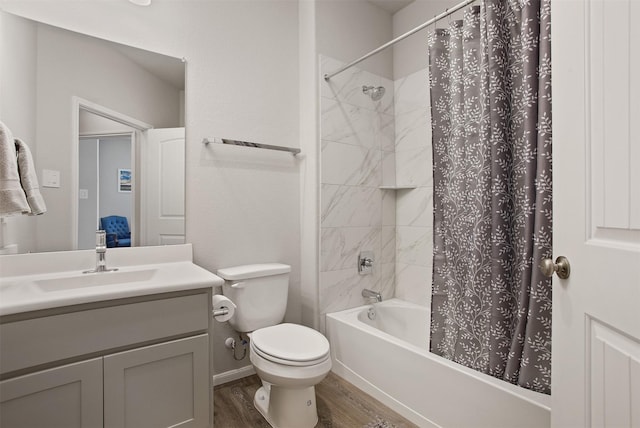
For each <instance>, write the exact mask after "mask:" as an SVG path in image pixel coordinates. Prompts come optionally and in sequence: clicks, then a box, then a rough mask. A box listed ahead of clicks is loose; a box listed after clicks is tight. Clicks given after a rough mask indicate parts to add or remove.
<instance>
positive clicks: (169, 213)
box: [140, 128, 185, 245]
mask: <svg viewBox="0 0 640 428" xmlns="http://www.w3.org/2000/svg"><path fill="white" fill-rule="evenodd" d="M145 134H146V141H145V142H144V143H143V147H144V154H143V155H142V159H143V161H142V162H141V169H142V170H143V171H142V181H141V183H140V184H141V189H142V193H143V200H144V201H145V203H143V204H142V206H141V210H142V211H143V212H142V213H141V222H142V240H143V245H170V244H183V243H184V242H185V231H184V149H185V147H184V141H185V133H184V128H164V129H149V130H148V131H146V132H145Z"/></svg>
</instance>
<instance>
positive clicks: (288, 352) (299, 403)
mask: <svg viewBox="0 0 640 428" xmlns="http://www.w3.org/2000/svg"><path fill="white" fill-rule="evenodd" d="M290 271H291V267H290V266H288V265H283V264H280V263H267V264H259V265H247V266H236V267H232V268H226V269H220V270H218V271H217V274H218V275H219V276H220V277H222V278H223V279H225V283H224V285H223V286H222V293H223V294H224V295H225V296H227V297H228V298H230V299H231V300H232V301H233V302H234V303H235V305H236V307H237V308H236V310H235V314H234V315H233V316H232V317H231V319H229V324H230V325H231V326H232V327H233V328H234V329H235V330H236V331H238V332H240V333H247V334H248V336H249V338H250V350H249V358H250V360H251V363H252V364H253V366H254V368H255V370H256V373H257V374H258V376H259V377H260V379H261V380H262V384H263V386H262V387H261V388H259V389H258V391H257V392H256V394H255V397H254V405H255V407H256V409H257V410H258V411H259V412H260V414H261V415H262V416H263V417H264V418H265V419H266V420H267V422H269V424H270V425H271V426H272V427H274V428H312V427H314V426H315V425H316V423H317V422H318V412H317V406H316V394H315V385H316V384H318V382H320V381H321V380H322V379H324V378H325V376H327V374H328V373H329V371H330V370H331V357H330V355H329V341H328V340H327V339H326V338H325V337H324V336H323V335H322V334H321V333H319V332H318V331H316V330H314V329H312V328H309V327H305V326H302V325H297V324H289V323H284V324H280V323H281V322H282V320H283V319H284V313H285V310H286V306H287V295H288V287H289V272H290Z"/></svg>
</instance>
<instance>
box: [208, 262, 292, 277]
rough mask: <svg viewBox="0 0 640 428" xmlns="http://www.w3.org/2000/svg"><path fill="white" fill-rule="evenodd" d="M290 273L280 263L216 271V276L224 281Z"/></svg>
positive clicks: (285, 266)
mask: <svg viewBox="0 0 640 428" xmlns="http://www.w3.org/2000/svg"><path fill="white" fill-rule="evenodd" d="M289 272H291V266H289V265H285V264H282V263H262V264H255V265H242V266H234V267H229V268H224V269H218V271H217V272H216V274H217V275H218V276H219V277H221V278H223V279H226V280H229V281H235V280H239V279H250V278H259V277H261V276H271V275H280V274H283V273H289Z"/></svg>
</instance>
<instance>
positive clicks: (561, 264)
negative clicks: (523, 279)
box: [540, 256, 571, 279]
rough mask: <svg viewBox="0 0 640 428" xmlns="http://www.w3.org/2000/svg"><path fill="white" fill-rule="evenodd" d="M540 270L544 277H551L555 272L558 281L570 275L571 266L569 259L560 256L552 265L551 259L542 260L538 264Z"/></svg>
mask: <svg viewBox="0 0 640 428" xmlns="http://www.w3.org/2000/svg"><path fill="white" fill-rule="evenodd" d="M540 270H541V271H542V274H543V275H544V276H549V277H550V276H553V273H554V272H555V273H556V274H557V275H558V278H560V279H567V278H569V275H570V274H571V265H570V264H569V259H567V258H566V257H564V256H560V257H558V258H557V259H556V262H555V263H554V262H553V260H551V259H542V261H541V262H540Z"/></svg>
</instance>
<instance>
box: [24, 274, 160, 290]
mask: <svg viewBox="0 0 640 428" xmlns="http://www.w3.org/2000/svg"><path fill="white" fill-rule="evenodd" d="M157 272H158V269H144V270H131V271H111V272H96V273H86V274H79V275H73V276H66V277H61V278H51V279H40V280H35V281H33V282H34V284H35V285H36V287H38V288H39V289H41V290H42V291H45V292H54V291H63V290H71V289H74V288H85V287H99V286H104V285H114V284H121V283H132V282H141V281H149V280H150V279H152V278H153V276H154V275H155V274H156V273H157Z"/></svg>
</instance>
